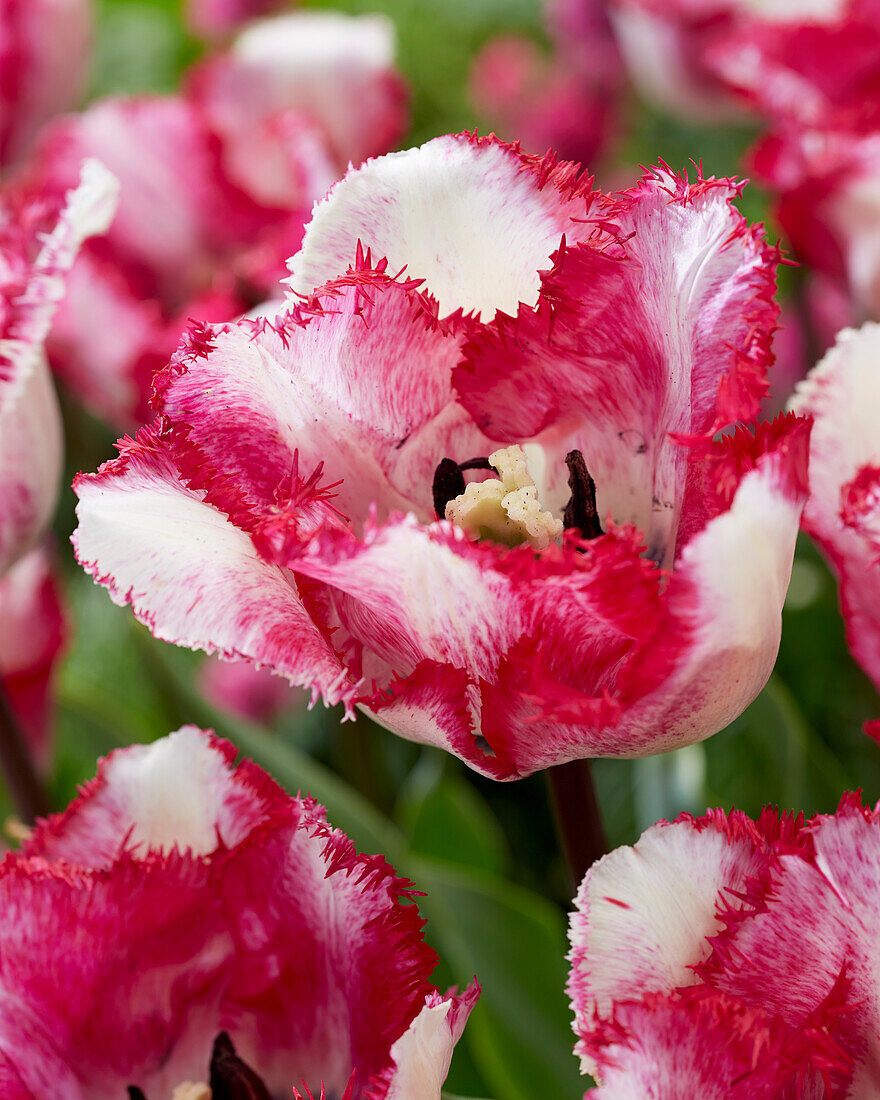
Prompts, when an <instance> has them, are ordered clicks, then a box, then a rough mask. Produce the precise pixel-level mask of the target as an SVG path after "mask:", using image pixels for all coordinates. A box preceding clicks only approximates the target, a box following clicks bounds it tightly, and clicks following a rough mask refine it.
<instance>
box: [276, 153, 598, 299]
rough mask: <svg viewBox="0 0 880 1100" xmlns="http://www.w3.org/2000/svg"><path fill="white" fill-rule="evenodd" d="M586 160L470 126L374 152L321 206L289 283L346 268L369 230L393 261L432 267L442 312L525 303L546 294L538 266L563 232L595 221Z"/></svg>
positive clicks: (575, 233) (419, 271)
mask: <svg viewBox="0 0 880 1100" xmlns="http://www.w3.org/2000/svg"><path fill="white" fill-rule="evenodd" d="M578 171H579V166H578V165H572V164H566V163H559V162H557V161H556V159H555V157H553V156H552V155H551V154H547V156H545V157H531V156H527V155H526V154H524V153H521V152H520V150H519V146H518V145H505V144H504V143H502V142H500V141H498V140H497V139H495V138H478V137H472V136H471V135H470V134H460V135H452V134H449V135H446V136H444V137H439V138H435V139H434V140H433V141H429V142H427V144H425V145H423V146H421V147H420V148H418V149H408V150H405V151H404V152H400V153H391V154H389V155H388V156H385V157H379V158H378V159H376V160H371V161H368V162H367V163H366V164H364V165H363V166H362V167H361V168H358V169H356V170H354V171H350V172H349V173H348V175H347V176H346V177H345V179H344V180H342V181H341V182H340V183H338V184H337V185H336V186H335V187H334V188H333V189H332V190H331V191H330V193H329V195H328V196H327V198H326V199H324V200H323V202H321V203H319V204H318V205H317V206H316V207H315V209H314V212H313V214H312V220H311V222H310V223H309V225H308V227H307V229H306V235H305V238H304V240H303V246H302V249H301V251H300V252H299V253H297V255H296V256H294V257H293V259H292V260H291V262H290V269H291V272H292V276H291V278H290V280H289V282H290V285H291V287H292V288H293V290H294V291H295V292H297V293H300V294H309V293H310V292H311V291H312V289H313V288H314V287H317V286H320V285H321V284H322V283H326V282H327V281H328V280H330V279H333V278H335V277H337V276H338V275H341V274H342V273H343V272H344V271H345V270H346V269H347V268H348V266H349V264H350V263H351V262H352V260H353V258H354V256H355V253H356V250H357V246H358V242H361V244H362V245H363V247H364V248H368V249H371V250H372V252H373V255H375V256H383V257H386V258H387V260H388V263H389V265H390V267H391V269H392V270H394V271H398V270H400V269H402V268H404V267H405V268H406V270H407V274H408V275H409V276H411V277H413V278H417V279H424V280H425V288H426V290H427V291H428V292H429V293H430V294H431V295H433V297H434V298H435V299H436V301H437V304H438V309H439V313H440V316H441V317H445V316H448V315H450V314H453V313H455V312H456V311H458V310H461V311H463V312H464V313H471V312H473V313H476V314H482V315H483V319H484V320H490V319H491V318H492V317H493V316H494V315H495V313H496V311H498V310H503V311H505V312H508V313H514V312H515V311H516V309H517V306H518V304H519V303H520V301H523V302H525V303H527V304H528V305H534V304H535V302H536V301H537V297H538V291H539V276H538V272H539V271H540V270H542V269H543V268H546V267H547V266H548V265H549V262H550V256H551V255H552V254H553V253H554V252H555V251H556V249H557V248H558V247H559V242H560V238H561V237H562V235H563V234H568V237H569V239H572V238H573V239H580V238H581V237H582V236H583V235H585V234H588V233H589V232H590V231H591V227H590V226H586V225H585V224H584V221H583V219H584V217H585V215H586V213H587V210H588V208H589V205H590V200H591V195H592V192H591V190H590V187H591V183H592V180H590V179H589V178H586V177H585V178H581V179H579V178H578Z"/></svg>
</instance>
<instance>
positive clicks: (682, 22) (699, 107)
mask: <svg viewBox="0 0 880 1100" xmlns="http://www.w3.org/2000/svg"><path fill="white" fill-rule="evenodd" d="M610 11H611V16H612V22H613V24H614V27H615V29H616V32H617V35H618V40H619V43H620V46H621V50H622V52H623V56H624V59H625V61H626V63H627V66H628V68H629V72H630V76H631V78H632V80H633V82H634V83H635V84H636V86H637V87H638V88H639V89H640V91H641V92H642V94H643V95H644V96H645V97H646V98H647V99H648V100H650V101H652V102H655V103H657V104H658V105H659V106H661V107H663V108H665V109H667V110H671V111H673V112H674V113H676V114H680V115H683V116H684V117H687V118H694V119H698V120H702V121H710V120H712V119H715V118H719V117H724V116H725V115H731V114H732V113H735V111H736V110H737V105H745V106H747V107H750V108H753V109H756V110H757V111H759V112H760V113H762V114H764V115H769V116H771V117H773V118H774V119H776V120H781V119H787V120H789V121H795V122H797V123H799V124H800V125H805V126H816V125H840V126H845V127H847V128H854V129H870V128H872V127H873V126H876V125H877V123H878V120H880V6H878V2H877V0H796V2H791V0H773V2H771V3H757V2H755V0H612V2H611V4H610Z"/></svg>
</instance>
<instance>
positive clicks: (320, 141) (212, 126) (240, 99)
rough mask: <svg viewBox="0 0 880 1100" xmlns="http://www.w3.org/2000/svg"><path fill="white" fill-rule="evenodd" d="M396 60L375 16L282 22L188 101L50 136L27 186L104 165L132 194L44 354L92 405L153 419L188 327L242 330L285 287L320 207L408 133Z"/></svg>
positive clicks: (84, 269)
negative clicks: (161, 375) (241, 322)
mask: <svg viewBox="0 0 880 1100" xmlns="http://www.w3.org/2000/svg"><path fill="white" fill-rule="evenodd" d="M393 49H394V38H393V30H392V28H391V27H390V25H389V24H388V23H386V22H385V21H383V20H381V19H379V18H378V17H375V18H374V17H363V18H350V17H346V16H343V15H339V14H338V13H317V12H312V13H301V14H292V15H289V16H284V17H279V18H277V19H273V20H269V21H267V22H266V23H263V24H258V25H255V26H253V27H251V28H249V29H248V30H247V31H246V32H245V33H244V34H243V35H242V36H241V37H240V38H239V39H238V41H237V42H236V43H234V44H233V45H232V46H231V47H230V49H229V51H228V52H227V53H225V54H222V55H219V56H217V57H214V58H212V59H209V60H207V61H205V62H203V63H202V64H201V65H200V66H198V67H197V68H196V69H195V70H193V71H192V72H191V73H190V74H189V79H188V82H187V86H186V88H185V90H184V91H183V92H182V93H181V94H180V95H175V96H164V97H162V96H142V97H134V98H122V97H114V98H109V99H105V100H102V101H99V102H97V103H94V104H92V105H91V106H90V107H89V108H88V109H87V110H85V111H83V112H81V113H80V114H76V115H70V116H68V117H66V118H63V119H60V120H58V121H57V122H56V123H55V124H54V125H53V126H52V127H50V128H48V129H47V131H46V132H45V133H44V135H43V138H42V140H41V142H40V143H39V146H38V148H37V149H36V151H35V154H34V156H33V158H32V159H31V162H30V163H29V165H28V166H27V171H26V175H27V178H28V180H29V181H30V182H32V183H35V184H36V185H38V186H40V187H45V188H54V189H56V190H63V189H64V188H66V187H68V186H70V181H71V179H72V177H73V176H74V174H75V173H76V171H77V170H78V165H79V162H80V160H81V159H82V158H83V157H84V156H93V157H98V158H99V159H101V160H102V161H103V162H104V163H106V164H107V165H108V166H109V167H110V168H111V170H112V171H113V172H114V173H115V174H116V175H117V176H118V178H119V180H120V185H121V194H120V205H119V213H118V217H117V218H116V220H115V222H114V224H113V226H112V228H111V230H110V232H109V234H108V235H107V236H106V237H105V238H104V239H102V240H101V241H96V242H94V243H93V244H91V245H89V246H88V247H87V248H86V249H85V251H84V254H83V256H82V258H81V260H80V261H79V263H78V264H77V265H76V268H75V269H74V271H73V273H72V280H71V286H70V291H69V298H68V303H67V305H66V306H65V307H64V308H62V310H61V311H60V313H59V316H58V320H57V324H56V326H55V329H54V330H53V334H52V338H51V341H50V344H49V352H50V358H51V361H52V365H53V368H54V369H55V370H56V372H57V373H58V375H59V376H60V377H61V378H62V379H63V381H64V382H65V383H66V384H67V385H68V386H69V387H70V388H71V389H72V390H73V391H74V392H75V393H76V394H77V395H78V396H79V397H80V399H81V400H82V401H83V402H84V403H85V404H86V405H87V406H89V407H90V408H91V409H93V410H94V411H95V412H97V413H98V414H99V415H100V416H102V417H104V418H105V419H107V420H109V421H111V422H114V423H117V424H121V425H124V426H126V427H127V426H130V425H132V424H136V423H138V422H140V421H142V420H143V419H144V417H145V416H146V415H147V408H148V402H149V396H150V384H151V379H152V374H153V372H154V371H155V370H156V369H158V368H159V367H161V366H164V365H165V364H166V363H167V362H168V359H169V358H170V356H171V354H172V353H173V351H174V348H175V347H176V346H177V343H178V342H179V339H180V334H181V332H182V330H183V328H184V327H185V324H186V320H187V318H188V317H199V318H201V319H205V320H211V321H227V320H232V319H233V318H235V317H239V316H241V314H242V313H244V312H246V311H248V310H250V309H252V308H253V307H254V306H256V305H258V304H259V303H261V302H263V301H264V300H265V299H266V298H267V297H269V296H270V293H271V292H272V291H273V290H274V289H276V288H277V284H278V280H279V279H280V278H281V276H282V275H283V273H284V271H285V263H286V260H287V258H288V257H289V256H290V255H292V254H293V253H294V252H295V251H296V250H297V248H298V247H299V244H300V242H301V239H302V231H303V223H304V222H305V221H306V220H307V218H308V216H309V212H310V210H311V207H312V204H313V202H314V201H315V200H316V199H319V198H320V197H322V196H323V194H324V193H325V192H326V190H327V188H328V187H329V186H330V185H331V183H332V182H333V181H334V180H335V179H336V178H337V177H338V176H339V174H340V173H341V172H343V171H344V170H345V167H346V165H347V164H348V161H349V159H350V158H355V159H357V158H360V157H362V156H363V155H366V154H367V153H374V152H377V151H384V150H385V149H386V148H387V147H388V145H389V144H391V143H392V142H393V141H394V140H395V139H396V137H397V135H398V133H399V131H400V129H401V128H402V126H403V122H404V117H405V111H404V97H403V94H402V88H401V82H400V78H399V77H398V76H397V75H396V74H395V73H394V70H393V68H392V64H391V55H392V54H393Z"/></svg>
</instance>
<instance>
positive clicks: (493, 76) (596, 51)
mask: <svg viewBox="0 0 880 1100" xmlns="http://www.w3.org/2000/svg"><path fill="white" fill-rule="evenodd" d="M574 9H577V10H574ZM547 19H548V23H549V27H548V29H549V31H550V36H551V39H552V41H553V46H554V50H553V55H552V56H550V55H547V54H546V53H545V52H544V51H543V50H542V49H541V48H540V47H539V46H538V45H537V43H535V42H534V41H532V40H531V39H528V38H524V37H518V36H516V35H504V36H501V37H499V38H496V39H494V40H492V41H491V42H489V43H488V44H487V45H486V46H485V47H484V48H483V49H482V50H481V51H480V53H479V54H478V55H477V57H476V58H475V60H474V64H473V67H472V69H471V76H470V87H471V98H472V99H473V102H474V104H475V106H476V107H477V109H478V110H479V111H480V113H481V114H483V115H485V117H486V118H487V119H488V120H489V123H490V125H491V126H492V128H493V129H495V130H497V131H499V132H500V133H501V134H502V136H505V137H508V138H516V139H517V140H518V141H520V142H522V144H523V145H524V146H525V147H526V148H530V149H547V148H553V149H555V150H556V151H557V152H558V153H559V154H560V155H561V156H563V157H565V158H566V159H569V160H576V161H580V162H581V163H582V164H587V165H591V164H593V163H594V162H595V160H596V159H597V158H598V157H600V156H601V155H602V154H603V153H604V152H605V150H606V146H607V145H608V143H609V141H610V140H611V138H612V135H613V133H614V131H615V130H617V129H619V113H620V102H619V101H620V93H621V91H622V83H623V69H622V66H621V62H620V57H619V54H618V52H617V47H616V45H615V42H614V37H613V35H612V34H611V28H610V26H609V24H608V18H607V15H606V12H605V8H604V4H600V3H598V2H587V3H582V4H578V5H574V4H571V3H568V2H567V0H566V2H565V3H562V4H559V3H557V4H555V5H549V6H548V10H547Z"/></svg>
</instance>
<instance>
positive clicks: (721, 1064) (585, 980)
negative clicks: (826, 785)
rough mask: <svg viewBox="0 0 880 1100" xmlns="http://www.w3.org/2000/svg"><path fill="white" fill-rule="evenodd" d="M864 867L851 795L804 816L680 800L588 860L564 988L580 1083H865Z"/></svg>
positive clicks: (867, 830)
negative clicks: (663, 816) (691, 805)
mask: <svg viewBox="0 0 880 1100" xmlns="http://www.w3.org/2000/svg"><path fill="white" fill-rule="evenodd" d="M878 871H880V818H878V814H877V812H876V811H870V810H866V809H863V808H862V806H861V804H860V800H859V798H858V797H857V796H854V795H846V796H844V798H843V800H842V802H841V804H840V807H839V809H838V811H837V814H836V815H831V816H824V815H819V816H817V817H815V818H813V819H812V820H811V821H809V822H806V823H804V820H803V818H802V817H799V818H794V817H791V816H787V815H782V816H780V815H779V814H777V813H775V812H773V811H770V810H765V811H764V813H763V814H762V815H761V817H760V818H759V819H758V820H757V821H752V820H750V819H749V818H747V817H746V816H745V815H744V814H742V813H740V812H738V811H733V812H731V813H729V814H728V813H725V812H724V811H722V810H713V811H710V812H709V813H707V815H706V816H705V817H701V818H696V819H695V818H692V817H690V816H689V815H684V816H683V817H681V818H679V819H678V820H677V821H675V822H673V823H672V824H669V823H666V822H661V823H660V824H659V825H655V826H653V827H652V828H650V829H648V830H647V832H646V833H644V834H643V836H642V837H641V839H640V840H639V841H638V843H637V844H636V845H635V846H634V847H632V848H618V849H616V850H615V851H613V852H611V853H610V854H609V855H608V856H606V857H604V858H603V859H602V860H600V861H599V862H598V863H596V864H595V865H594V866H593V867H592V868H591V869H590V871H589V872H588V873H587V876H586V877H585V879H584V881H583V884H582V886H581V888H580V891H579V893H578V896H577V899H576V905H577V911H576V912H575V913H574V915H573V916H572V920H571V932H570V937H571V943H572V952H571V955H570V959H571V963H572V969H571V976H570V981H569V994H570V996H571V999H572V1007H573V1009H574V1012H575V1031H576V1033H577V1035H578V1037H579V1040H578V1046H577V1051H578V1053H579V1054H580V1056H581V1062H582V1067H583V1069H584V1071H585V1072H587V1071H589V1072H591V1073H594V1074H595V1075H596V1076H597V1078H598V1079H599V1081H600V1084H601V1088H600V1089H599V1091H598V1093H597V1096H601V1097H604V1096H605V1095H608V1096H612V1095H613V1096H614V1097H615V1098H617V1097H620V1098H624V1097H625V1098H627V1100H628V1098H629V1097H633V1098H635V1097H639V1098H644V1100H655V1098H656V1100H661V1098H662V1100H669V1098H678V1097H681V1098H682V1100H683V1098H684V1097H690V1096H697V1095H698V1096H701V1097H713V1098H715V1097H717V1098H718V1100H722V1098H725V1100H728V1098H729V1100H734V1098H740V1097H741V1098H742V1100H746V1098H751V1097H766V1098H767V1100H770V1098H771V1097H772V1098H776V1097H779V1098H786V1100H807V1098H809V1100H828V1098H830V1097H832V1096H840V1097H842V1096H846V1097H850V1098H851V1100H867V1098H868V1097H870V1096H873V1095H874V1094H875V1092H876V1087H877V1082H878V1080H880V1077H878V1073H880V1061H878V1052H880V1047H878V1043H877V1034H878V1024H877V1018H876V1016H877V1010H876V1005H877V1003H878V995H877V994H878V987H877V967H876V945H875V937H874V935H873V929H874V927H875V926H876V916H877V912H878V902H880V898H878V896H877V881H878Z"/></svg>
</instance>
